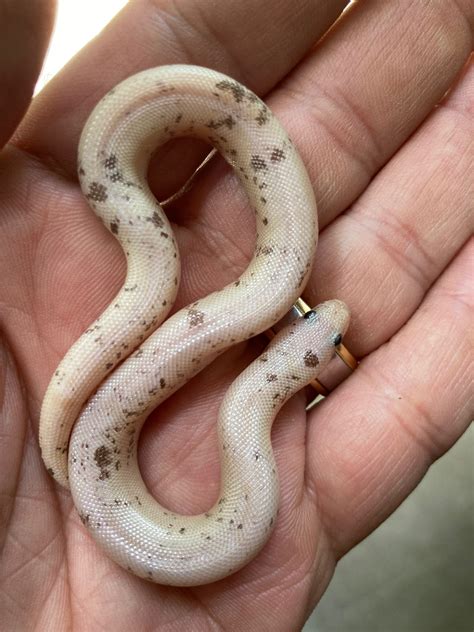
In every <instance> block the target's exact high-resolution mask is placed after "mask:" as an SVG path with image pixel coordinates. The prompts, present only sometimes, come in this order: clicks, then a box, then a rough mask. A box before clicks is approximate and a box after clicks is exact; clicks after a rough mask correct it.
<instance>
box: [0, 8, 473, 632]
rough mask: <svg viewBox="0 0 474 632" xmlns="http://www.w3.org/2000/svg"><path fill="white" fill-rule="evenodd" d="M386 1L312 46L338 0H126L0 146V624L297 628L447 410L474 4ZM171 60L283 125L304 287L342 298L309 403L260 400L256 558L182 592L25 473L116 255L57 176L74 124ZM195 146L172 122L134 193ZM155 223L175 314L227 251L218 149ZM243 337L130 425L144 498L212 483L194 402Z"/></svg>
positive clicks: (240, 211)
mask: <svg viewBox="0 0 474 632" xmlns="http://www.w3.org/2000/svg"><path fill="white" fill-rule="evenodd" d="M21 4H22V3H18V1H16V3H15V4H13V2H11V1H10V2H5V3H4V5H5V7H8V6H20V5H21ZM401 4H402V3H399V4H394V3H390V2H375V1H367V2H365V3H359V4H357V5H355V6H354V7H352V8H351V10H350V11H348V12H347V13H345V14H344V16H343V18H342V19H341V21H340V22H339V23H338V24H337V25H336V26H335V27H334V28H333V30H332V31H331V33H329V34H328V35H327V36H326V38H325V40H324V41H323V42H322V43H321V44H319V45H318V47H317V48H315V49H313V45H314V43H315V42H316V40H318V38H319V37H320V35H321V34H322V33H323V32H324V31H325V30H326V29H327V28H328V27H329V26H330V25H331V23H332V22H333V21H334V20H335V19H336V17H337V15H338V12H339V11H340V10H341V9H342V7H343V5H344V2H334V1H333V2H328V1H327V2H323V1H322V0H320V1H319V2H316V3H315V2H304V1H301V2H297V3H296V4H295V3H291V4H289V3H285V2H281V3H280V2H278V3H275V2H273V3H271V4H270V3H269V2H262V3H258V4H255V3H250V2H247V1H242V0H240V2H234V1H233V0H230V1H229V2H226V3H220V4H218V5H217V4H216V3H214V2H211V1H208V0H201V1H200V2H197V1H196V0H195V1H192V0H182V2H180V3H175V2H174V3H172V2H168V0H162V1H160V2H157V1H156V0H155V1H151V0H147V1H145V0H135V1H134V2H132V3H130V4H129V5H128V6H127V7H126V8H125V9H124V11H123V12H122V13H121V14H120V15H119V16H118V17H117V18H116V19H115V20H114V21H113V22H112V23H111V25H110V26H109V27H108V29H107V30H106V31H104V33H103V34H101V35H100V36H99V37H98V38H97V39H96V40H95V41H94V42H92V43H91V45H90V46H88V47H87V48H86V49H85V50H84V51H83V52H82V53H81V54H80V55H79V56H78V57H77V58H76V59H75V60H74V61H73V62H71V64H69V66H68V67H67V68H66V69H65V70H64V71H63V72H62V73H60V75H59V76H58V77H57V78H56V79H55V80H53V81H52V82H51V83H50V84H49V85H48V86H47V88H46V89H45V90H44V91H43V93H42V94H41V95H40V96H39V97H38V98H37V99H36V100H35V102H34V103H33V105H32V107H31V110H30V112H29V113H28V115H27V117H26V119H25V120H24V122H23V124H22V126H21V128H20V130H19V131H18V132H17V134H16V136H15V137H14V139H13V141H12V143H11V144H10V145H9V146H7V147H6V148H5V149H4V150H3V152H2V154H1V155H0V222H1V229H2V230H1V234H0V317H1V321H0V323H1V339H0V348H1V354H0V358H1V359H0V374H1V375H2V380H3V381H1V382H0V383H1V384H2V386H3V407H1V409H0V437H1V441H0V463H1V464H2V469H1V470H0V493H1V496H2V501H1V502H2V504H1V507H2V512H1V514H0V515H1V516H2V519H1V522H0V529H1V531H0V533H1V540H0V541H1V542H2V563H1V565H0V573H1V576H0V577H1V579H0V581H1V589H2V592H1V593H0V594H1V598H0V612H1V613H2V620H3V621H4V625H5V626H6V627H5V629H9V630H10V629H14V630H24V629H25V630H26V629H29V628H32V627H34V626H36V627H38V628H39V629H42V628H43V629H48V630H61V629H69V628H73V627H74V628H78V629H79V628H84V629H89V630H90V629H94V630H95V629H100V628H105V629H114V630H115V629H118V630H121V629H129V628H130V627H131V625H133V626H134V627H136V628H137V629H149V628H150V629H151V628H156V629H160V630H161V629H169V630H173V629H176V630H182V629H192V630H193V631H194V630H207V629H212V628H214V627H215V628H217V627H220V628H222V629H224V630H236V629H248V630H259V631H260V630H267V629H268V630H282V631H286V630H294V629H298V628H299V627H300V626H301V625H302V624H303V622H304V620H305V619H306V617H307V616H308V614H309V612H310V611H311V610H312V608H313V607H314V605H315V604H316V602H317V600H318V599H319V597H320V596H321V594H322V593H323V592H324V590H325V588H326V586H327V584H328V582H329V580H330V578H331V575H332V573H333V571H334V568H335V564H336V562H337V560H338V559H339V558H340V557H341V556H342V555H344V553H345V552H347V551H348V550H349V549H350V548H351V547H352V546H354V544H356V543H357V542H358V541H359V540H360V539H362V538H363V537H365V536H366V535H367V534H369V533H370V532H371V531H372V530H373V529H374V528H376V526H377V525H378V524H379V523H380V522H381V521H383V520H384V519H385V518H386V517H387V516H388V515H390V513H391V512H392V511H393V510H394V509H395V508H396V507H397V505H398V504H399V503H400V502H401V501H402V500H403V499H404V498H405V497H406V496H407V495H408V494H409V493H410V491H411V490H412V489H413V488H414V487H415V486H416V484H417V483H418V482H419V480H420V479H421V478H422V476H423V474H424V473H425V472H426V470H427V469H428V467H429V466H430V464H431V463H432V462H433V461H434V460H435V459H436V458H437V457H438V456H440V455H441V454H442V453H443V452H444V451H446V450H447V449H448V448H449V447H450V446H451V445H452V444H453V443H454V442H455V441H456V439H457V438H458V437H459V436H460V435H461V434H462V432H463V431H464V430H465V428H466V427H467V425H468V423H469V419H470V414H469V392H468V391H469V373H468V364H469V358H468V356H467V354H465V353H464V351H463V347H464V346H465V337H466V330H467V329H468V327H469V312H468V302H469V298H470V296H469V291H468V285H469V262H470V261H471V262H472V243H471V244H468V243H467V242H468V239H469V236H470V226H469V216H468V212H469V205H472V191H471V194H470V195H469V186H470V183H469V179H468V177H466V175H468V174H469V173H471V172H472V162H473V155H472V142H471V137H472V134H471V135H470V134H469V130H470V127H469V126H470V125H472V123H471V121H472V108H473V88H472V86H473V81H474V72H473V68H472V64H471V66H470V67H468V68H466V69H465V71H464V73H463V76H462V77H461V78H460V79H459V77H458V75H459V72H460V71H461V68H462V67H463V65H464V63H465V62H466V60H467V57H468V55H469V53H470V50H471V47H472V45H471V37H472V32H471V28H470V27H469V20H470V24H471V27H472V22H473V20H474V11H473V10H472V9H469V3H468V2H467V1H465V2H463V1H461V0H458V2H457V3H454V2H452V3H451V2H442V1H441V0H439V1H438V2H431V3H429V4H427V3H425V2H421V1H419V2H413V3H411V4H410V5H409V6H407V5H403V6H401ZM32 5H33V6H32ZM26 7H28V9H27V8H26ZM21 8H22V10H21V11H18V13H17V14H16V16H15V15H13V14H7V18H8V17H9V16H10V23H8V21H7V20H2V24H3V27H2V28H5V29H7V28H8V29H9V31H8V32H9V33H10V36H11V43H10V46H11V47H12V49H13V50H14V51H16V50H17V49H20V48H21V50H22V51H23V52H24V61H25V63H24V66H23V67H22V66H20V67H16V68H14V66H13V64H12V62H11V59H12V57H13V58H15V57H16V55H13V56H12V55H11V54H10V57H8V56H6V57H5V56H4V60H5V59H6V60H7V63H6V65H5V68H6V70H5V71H4V72H10V74H11V76H12V77H13V80H12V81H11V82H10V84H9V85H10V86H11V87H10V88H9V90H7V91H5V92H4V94H6V96H7V98H8V99H3V101H2V102H0V105H1V107H2V116H1V123H0V125H1V127H0V138H2V139H4V140H6V139H7V138H8V137H9V136H10V134H11V133H12V131H13V128H14V126H15V125H16V122H17V121H18V120H19V118H20V117H21V115H22V113H23V109H24V106H25V103H26V102H27V96H28V88H29V87H31V86H32V84H33V82H34V77H33V75H34V73H35V72H36V70H37V68H38V66H39V59H40V58H41V55H42V53H43V50H44V45H45V41H46V39H47V35H48V31H49V28H50V19H49V16H50V10H49V9H48V3H47V2H46V1H44V2H43V6H40V3H36V4H35V3H24V6H22V7H21ZM250 11H251V19H249V13H250ZM462 11H464V17H463V14H462ZM35 12H37V14H35ZM269 12H270V13H271V14H270V15H269ZM25 16H29V19H30V20H31V22H28V20H26V23H33V24H36V32H37V33H38V41H37V42H33V44H34V45H32V46H31V48H29V47H28V46H24V47H18V42H19V41H20V39H21V40H23V39H24V38H25V37H26V36H23V35H22V29H24V26H23V25H24V24H25ZM16 29H18V30H16ZM27 32H28V34H29V31H28V30H27ZM29 37H30V38H31V35H29ZM3 41H4V42H7V40H6V39H5V38H4V39H3ZM31 41H32V40H31V39H29V40H28V42H31ZM7 45H8V42H7V43H6V44H5V46H7ZM304 56H306V57H305V59H304V61H303V62H302V63H301V64H299V65H297V64H298V62H300V61H301V59H302V58H303V57H304ZM175 62H176V63H178V62H180V63H186V62H188V63H196V64H200V65H209V66H213V67H215V68H216V69H218V70H221V71H223V72H226V73H227V74H230V75H233V76H235V77H236V79H239V80H240V81H242V82H243V83H245V84H247V85H248V86H249V87H250V88H252V89H253V90H255V91H256V92H258V93H259V94H261V95H262V96H264V98H265V100H266V101H267V102H268V103H269V105H270V107H271V108H272V109H273V110H274V112H275V113H276V115H277V116H278V117H279V118H280V120H281V121H282V123H283V125H284V126H285V127H286V129H287V130H288V132H289V134H290V136H291V137H292V138H293V140H294V141H295V143H296V145H297V146H298V149H299V150H300V153H301V154H302V157H303V160H304V162H305V164H306V166H307V168H308V171H309V173H310V177H311V178H312V181H313V183H314V188H315V191H316V197H317V200H318V205H319V217H320V226H321V238H320V244H319V247H318V253H317V256H316V261H315V266H314V271H313V275H312V278H311V281H310V283H309V284H308V288H307V291H306V292H305V299H306V300H307V301H308V302H310V303H311V304H313V305H314V304H316V303H318V302H320V301H321V300H324V299H326V298H333V297H337V298H341V299H343V300H344V301H345V302H346V303H347V304H348V305H349V307H350V309H351V312H352V323H351V328H350V330H349V334H348V335H347V336H346V339H345V341H346V342H347V344H348V346H349V347H350V348H351V350H352V351H353V352H354V353H355V354H356V355H357V356H358V357H360V358H362V359H363V360H362V363H361V365H360V367H359V369H358V370H357V371H356V372H355V373H354V374H353V375H352V376H351V377H350V378H349V379H348V380H346V381H345V382H344V383H343V384H342V385H340V386H339V387H338V388H337V390H336V391H335V392H334V393H332V394H331V396H330V397H328V398H327V399H326V400H325V401H324V402H323V404H322V405H320V406H318V407H317V409H315V410H314V411H313V412H312V413H311V414H310V415H309V416H307V415H306V413H305V410H304V404H305V402H304V396H303V394H301V395H300V396H298V397H295V398H293V400H291V401H290V402H289V403H288V404H287V405H286V406H285V408H284V409H283V411H282V412H281V414H280V415H279V416H278V418H277V420H276V422H275V425H274V430H273V445H274V448H275V454H276V459H277V463H278V469H279V477H280V482H281V505H280V513H279V517H278V520H277V524H276V528H275V531H274V533H273V535H272V537H271V539H270V541H269V542H268V544H267V545H266V547H265V548H264V550H263V551H262V553H261V554H260V555H259V556H258V557H257V558H256V559H255V560H254V561H253V562H252V563H251V564H249V565H248V566H247V567H245V568H244V569H243V570H241V571H240V572H238V573H237V574H235V575H233V576H231V577H229V578H228V579H226V580H223V581H221V582H218V583H216V584H212V585H208V586H203V587H200V588H192V589H190V588H187V589H173V588H169V587H163V586H157V585H153V584H150V583H147V582H145V581H143V580H140V579H137V578H136V577H134V576H132V575H130V574H128V573H126V572H125V571H123V570H122V569H121V568H119V567H118V566H116V565H115V564H114V563H113V562H111V561H109V560H108V559H107V558H105V557H104V556H103V555H102V553H101V552H100V551H99V550H98V549H97V547H96V545H95V544H94V542H93V541H92V540H91V539H90V537H89V535H88V533H87V531H86V530H85V529H84V528H83V526H82V524H81V523H80V521H79V519H78V516H77V515H76V512H75V511H74V508H73V507H72V504H71V499H70V496H69V493H68V492H67V491H64V490H62V489H61V488H59V487H58V486H57V485H55V484H54V482H53V481H52V480H50V478H49V477H48V475H47V474H46V471H45V469H44V467H43V465H42V462H41V458H40V455H39V449H38V444H37V425H38V417H39V410H40V405H41V401H42V397H43V394H44V391H45V389H46V386H47V384H48V382H49V379H50V377H51V374H52V373H53V371H54V369H55V367H56V365H57V363H58V362H59V360H60V359H61V357H62V356H63V355H64V353H65V351H66V350H67V349H68V348H69V346H70V345H71V344H72V342H73V341H74V340H75V339H76V338H77V337H78V336H79V335H80V334H81V332H82V331H83V330H84V329H85V328H86V327H87V325H88V324H89V323H90V322H91V321H92V320H93V319H94V318H95V317H96V316H97V315H98V314H99V313H100V312H101V311H102V310H103V309H104V308H105V306H106V305H107V304H108V302H109V300H110V299H111V298H112V297H113V295H114V294H115V292H116V290H117V289H118V287H119V286H120V284H121V280H122V278H123V273H124V261H123V257H122V254H121V252H120V249H119V247H118V245H117V244H116V242H115V241H114V240H113V238H112V237H111V236H110V235H109V234H108V233H107V232H106V231H105V230H104V229H103V227H102V226H101V225H100V224H99V222H98V221H97V220H96V219H95V217H94V215H93V213H92V212H91V210H90V209H89V208H88V206H87V204H86V202H85V200H84V199H83V198H82V195H81V193H80V191H79V187H78V184H77V179H76V172H75V156H76V147H77V141H78V137H79V134H80V130H81V128H82V125H83V123H84V122H85V119H86V118H87V115H88V114H89V112H90V111H91V109H92V107H93V105H94V104H95V103H96V102H97V101H98V100H99V99H100V97H101V96H102V95H103V94H104V93H105V92H106V91H107V90H108V89H109V88H111V87H112V86H113V85H114V84H115V83H117V82H118V81H120V80H121V79H122V78H124V77H125V76H127V75H130V74H132V73H134V72H136V71H138V70H141V69H142V68H145V67H150V66H155V65H160V64H165V63H175ZM0 63H1V62H0ZM13 70H14V72H13ZM456 82H457V83H456ZM455 83H456V85H455V87H454V88H453V90H452V92H451V94H450V95H448V97H447V98H446V99H445V101H443V103H442V105H441V106H440V107H438V108H436V109H434V108H435V106H436V104H437V103H439V101H440V100H441V99H442V97H443V95H444V93H445V92H446V91H447V90H448V89H450V88H452V87H453V86H454V84H455ZM415 130H416V131H415ZM203 151H205V149H204V148H203V146H202V145H201V144H200V143H198V142H196V141H180V142H179V143H176V145H175V146H174V147H170V148H165V149H164V150H162V151H161V152H158V156H157V159H156V161H154V162H153V164H152V166H151V169H150V184H151V186H152V188H153V190H154V191H155V193H156V195H157V197H158V199H163V198H165V197H167V195H169V194H170V193H171V192H172V191H174V190H175V189H177V188H178V187H179V185H180V184H181V183H182V182H184V181H185V180H186V179H187V177H188V176H189V174H190V173H191V172H192V170H193V168H194V167H195V165H196V164H197V163H198V162H199V160H200V159H201V157H202V155H203ZM183 156H184V158H183ZM158 162H159V163H160V168H159V169H158V168H157V163H158ZM163 165H164V166H163ZM344 211H345V212H344ZM169 216H170V218H171V219H172V221H173V222H174V228H175V231H176V235H177V239H178V243H179V245H180V250H181V252H182V255H183V257H182V258H183V279H182V284H181V288H180V294H179V297H178V303H177V308H179V307H181V306H183V305H185V304H187V303H189V302H191V301H193V300H195V299H197V298H199V297H201V296H204V295H205V294H207V293H209V292H210V291H212V290H214V289H217V288H218V287H221V286H222V285H224V284H225V283H227V282H229V281H231V280H233V279H235V278H236V277H237V276H238V274H239V273H240V272H241V271H242V270H243V269H244V268H245V265H246V262H247V260H248V259H249V257H250V255H251V252H252V247H253V241H254V237H253V232H252V231H253V224H252V215H251V212H250V210H249V209H248V208H247V206H246V202H245V199H244V197H243V195H242V194H241V192H240V190H239V188H238V185H237V183H236V181H235V179H234V177H233V175H232V174H231V172H230V171H229V170H228V169H227V167H225V166H224V165H223V164H222V163H217V164H215V165H214V166H212V167H210V168H209V169H208V170H207V172H206V173H205V174H203V176H202V177H201V178H200V179H199V181H198V182H197V183H196V185H195V187H194V188H193V190H192V191H191V192H190V193H189V194H187V195H186V196H185V197H184V198H182V199H180V200H179V201H177V202H176V204H175V205H174V206H173V207H172V208H171V209H170V210H169ZM469 248H470V249H469ZM262 344H263V343H262V341H261V340H252V341H251V342H249V343H247V344H244V345H240V346H238V347H236V348H234V349H232V350H230V351H229V352H227V353H226V354H225V355H224V356H222V357H221V358H220V359H218V360H217V361H216V362H215V363H214V364H213V365H212V366H211V367H209V368H208V369H206V370H205V371H204V372H203V373H201V374H200V375H199V376H197V377H196V378H195V379H194V380H193V381H192V382H191V383H190V384H189V385H187V386H186V387H185V388H184V389H182V391H180V392H179V393H177V394H176V395H175V396H173V397H172V398H171V399H170V400H169V401H168V402H166V403H165V404H164V405H163V406H161V407H160V409H159V410H158V411H156V412H155V414H154V415H152V417H151V419H150V420H149V422H148V423H147V426H146V428H145V430H144V432H143V440H142V443H141V451H140V462H141V469H142V472H143V475H144V477H145V480H146V481H147V483H148V485H149V487H150V489H151V491H152V493H153V494H154V495H155V496H156V497H157V499H158V500H160V501H161V502H162V503H163V504H165V505H168V506H169V507H170V508H172V509H174V510H177V511H182V512H186V513H197V512H200V511H203V510H205V509H206V508H208V507H209V506H210V505H211V504H212V502H213V501H214V499H215V498H216V497H217V494H218V486H219V463H218V459H217V449H216V438H215V433H214V429H215V419H216V414H217V409H218V406H219V403H220V401H221V399H222V396H223V393H224V392H225V390H226V388H227V387H228V385H229V384H230V382H231V381H232V380H233V379H234V378H235V377H236V375H238V373H240V372H241V371H242V369H243V368H244V367H245V366H246V365H247V364H248V363H249V361H250V360H251V359H252V358H253V357H255V355H256V354H257V353H259V352H260V351H261V349H262ZM0 392H2V391H1V390H0ZM197 419H198V420H200V421H199V423H196V420H197Z"/></svg>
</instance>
